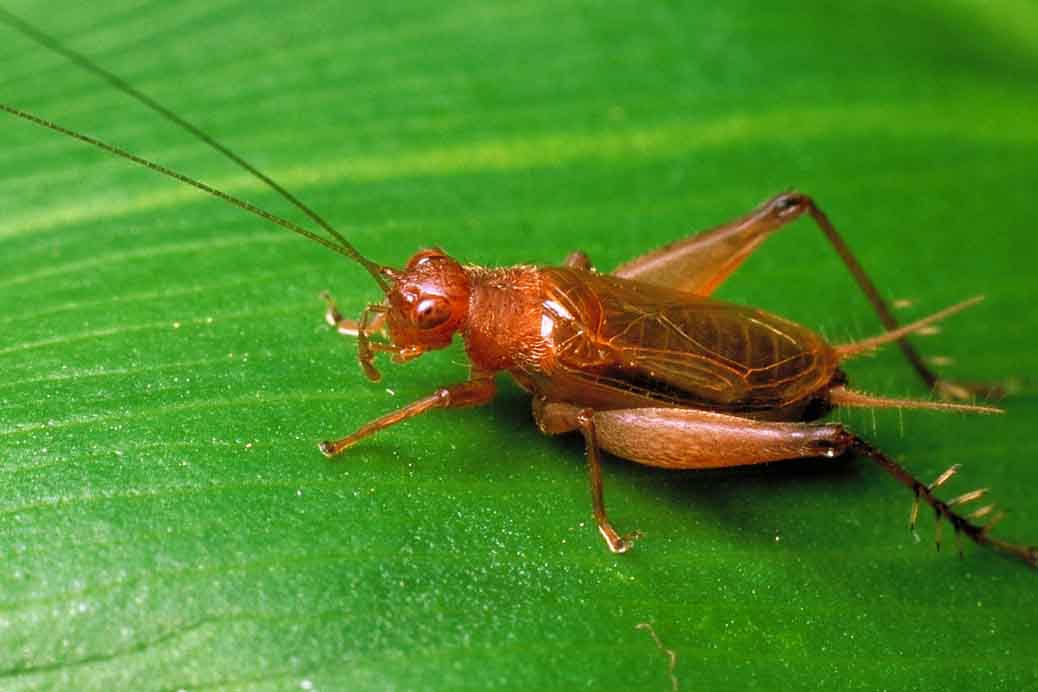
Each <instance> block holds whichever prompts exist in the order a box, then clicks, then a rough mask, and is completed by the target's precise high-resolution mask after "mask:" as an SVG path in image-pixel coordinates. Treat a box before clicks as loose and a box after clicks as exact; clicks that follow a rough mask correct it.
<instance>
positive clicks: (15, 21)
mask: <svg viewBox="0 0 1038 692" xmlns="http://www.w3.org/2000/svg"><path fill="white" fill-rule="evenodd" d="M0 22H3V23H4V24H6V25H7V26H9V27H11V28H13V29H15V30H16V31H18V32H20V33H22V34H23V35H25V36H28V37H29V38H31V39H32V40H34V41H36V42H37V43H39V44H40V45H42V46H43V47H45V48H47V49H49V50H52V51H54V52H55V53H58V54H59V55H62V56H64V57H65V58H66V59H68V60H69V61H70V62H72V63H74V64H75V65H77V66H79V67H80V68H82V69H84V70H86V71H88V72H91V73H93V74H94V75H96V76H97V77H99V78H101V79H103V80H104V81H106V82H108V83H109V84H110V85H111V86H113V87H115V88H116V89H118V90H119V91H121V92H123V93H124V94H126V95H127V96H130V97H131V98H133V99H135V100H136V101H138V102H140V103H142V104H143V105H145V106H147V107H148V108H150V109H151V110H153V111H155V112H156V113H158V114H159V115H161V116H162V117H163V118H165V119H167V120H169V121H170V122H172V123H173V124H175V125H177V126H179V127H181V128H183V129H184V130H186V131H187V132H189V133H191V134H192V135H194V136H195V137H196V138H198V139H199V140H200V141H202V142H204V143H205V144H207V145H209V146H210V147H211V148H213V149H215V150H216V151H218V152H219V153H221V154H223V155H224V156H225V157H227V158H228V159H230V160H231V161H233V162H234V163H236V164H237V165H238V166H240V167H241V168H243V169H245V170H246V171H248V172H249V173H250V174H251V175H253V176H254V177H256V178H257V179H258V180H260V181H261V182H263V183H264V184H266V185H268V186H269V187H270V188H271V189H272V190H274V191H275V192H277V193H278V194H280V195H281V196H282V197H284V198H285V199H286V200H288V201H289V202H290V203H291V204H293V205H294V206H295V207H296V208H298V209H299V210H300V211H302V212H303V213H304V214H306V215H307V216H308V217H309V218H310V219H311V220H313V221H314V222H315V223H316V224H317V225H319V226H320V227H321V228H323V229H324V230H325V231H327V232H328V234H329V235H331V236H332V238H334V239H335V240H336V241H337V242H338V244H339V245H340V246H341V248H342V251H341V252H339V251H338V250H336V252H339V254H340V255H345V256H346V257H349V258H350V259H353V260H355V261H357V262H359V263H360V264H361V265H362V266H363V267H364V268H365V269H367V270H368V273H369V274H371V275H372V277H374V279H375V281H376V282H378V285H379V287H380V288H381V289H382V290H383V291H386V290H387V289H388V287H387V285H386V282H385V278H384V277H383V276H382V273H381V269H382V267H381V266H380V265H378V264H376V263H375V262H372V261H371V260H369V259H368V258H366V257H364V256H363V255H361V254H360V252H358V251H357V249H356V248H355V247H353V245H352V243H350V242H349V241H348V240H346V238H345V237H343V235H342V234H341V233H339V232H338V231H337V230H335V229H334V228H333V227H332V225H331V224H329V223H328V222H327V221H325V220H324V219H323V218H322V217H321V216H320V215H319V214H318V213H317V212H315V211H314V210H313V209H311V208H310V207H308V206H307V205H306V204H304V203H303V202H302V201H301V200H300V199H299V198H298V197H296V196H295V195H293V194H292V193H291V192H289V191H288V190H287V189H285V188H284V187H282V186H281V185H280V184H279V183H278V182H277V181H275V180H274V179H272V178H271V177H270V176H268V175H266V174H265V173H263V172H262V171H260V170H259V169H258V168H256V167H255V166H253V165H252V164H251V163H249V162H248V161H246V160H245V159H243V158H242V157H241V156H239V155H238V154H236V153H234V152H233V151H231V150H230V149H228V148H227V147H225V146H224V145H223V144H221V143H220V142H218V141H216V140H215V139H213V138H212V137H211V136H209V135H208V134H207V133H206V132H205V131H203V130H202V129H200V128H199V127H197V126H195V125H193V124H191V123H190V122H188V121H187V120H185V119H184V118H182V117H180V116H179V115H177V114H176V113H174V112H173V111H171V110H170V109H168V108H166V107H165V106H163V105H162V104H161V103H159V102H158V101H156V100H155V99H153V98H151V97H150V96H148V95H147V94H145V93H143V92H141V91H139V90H138V89H136V88H135V87H133V86H132V85H131V84H129V83H128V82H126V81H125V80H123V79H122V78H121V77H119V76H118V75H115V74H113V73H111V72H109V71H108V70H106V69H104V68H103V67H101V66H100V65H97V64H95V63H94V62H93V61H91V60H90V59H89V58H87V57H86V56H85V55H82V54H81V53H77V52H76V51H74V50H72V49H70V48H66V47H65V46H63V45H62V44H60V43H58V42H57V41H56V40H55V39H54V38H52V37H50V36H48V35H47V34H45V33H43V32H42V31H40V30H39V29H37V28H36V27H35V26H33V25H32V24H29V23H28V22H26V21H25V20H24V19H22V18H20V17H18V16H16V15H14V14H11V13H10V12H8V11H7V10H5V9H3V8H2V7H0ZM4 110H5V111H7V112H8V113H11V114H12V115H17V116H19V117H22V118H25V119H26V120H29V121H31V122H35V123H36V124H38V125H43V126H44V127H49V128H50V129H52V130H55V131H57V132H61V133H63V134H67V135H70V136H72V137H75V138H76V139H79V140H81V141H84V142H87V143H89V144H93V145H94V146H98V147H100V148H102V149H105V150H106V151H109V152H111V153H113V154H116V155H118V156H122V157H123V158H126V159H129V160H130V161H133V162H135V163H139V164H141V165H143V166H147V167H148V168H151V169H152V170H155V171H158V172H160V173H163V174H165V175H168V176H170V177H173V178H176V179H177V180H180V181H181V182H185V183H187V184H189V185H192V186H194V187H197V188H198V189H200V190H204V191H206V192H208V193H210V194H212V195H215V196H216V197H220V198H221V199H224V200H225V201H227V202H230V203H232V204H234V205H235V206H238V207H241V208H242V209H246V210H247V211H251V212H252V213H254V214H257V215H259V216H261V217H263V218H265V219H267V220H268V221H272V222H273V223H276V224H278V225H279V226H283V227H285V228H288V229H289V230H292V231H294V232H296V233H300V235H303V236H305V237H307V238H310V239H311V240H314V241H315V242H319V243H321V244H322V245H324V246H325V247H328V248H329V249H334V246H333V244H331V243H329V242H327V241H325V242H322V240H323V239H320V236H316V235H315V234H313V233H310V232H309V231H305V230H304V229H302V228H300V227H299V226H297V225H295V224H292V223H291V222H288V221H285V220H284V219H281V218H280V217H277V216H275V215H273V214H270V213H269V212H265V211H263V210H262V209H259V208H258V207H255V206H253V205H251V204H249V203H248V202H244V201H243V200H239V199H236V198H234V197H231V196H230V195H226V194H224V193H221V192H219V191H217V190H215V189H214V188H210V187H209V186H207V185H205V184H203V183H198V181H194V180H191V179H189V178H187V177H186V176H184V175H182V174H180V173H177V172H175V171H172V170H170V169H167V168H165V167H163V166H159V165H158V164H153V163H151V162H150V161H145V160H144V159H141V158H139V157H136V156H133V155H132V154H129V153H127V152H125V151H123V150H121V149H119V148H118V147H115V146H113V145H110V144H106V143H104V142H101V141H99V140H95V139H93V138H91V137H88V136H86V135H80V134H79V133H76V132H73V131H71V130H68V129H66V128H63V127H61V126H59V125H56V124H55V123H52V122H50V121H47V120H44V119H43V118H37V117H35V116H32V115H31V114H29V113H25V112H24V111H19V110H18V109H17V108H12V107H10V106H4Z"/></svg>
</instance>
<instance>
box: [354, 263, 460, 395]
mask: <svg viewBox="0 0 1038 692" xmlns="http://www.w3.org/2000/svg"><path fill="white" fill-rule="evenodd" d="M381 273H382V275H383V276H385V277H386V278H388V279H389V282H388V285H387V286H385V288H384V290H385V294H386V299H385V301H384V302H383V303H382V305H380V306H377V307H378V308H379V311H380V312H382V313H383V315H384V318H383V319H384V320H385V322H384V325H385V329H386V331H387V333H388V336H389V341H390V344H372V343H369V342H368V340H367V334H365V333H364V331H363V330H361V333H360V334H359V335H358V336H359V344H358V345H359V351H360V353H359V355H360V361H361V366H362V367H363V368H364V371H365V373H367V375H368V377H370V378H371V379H373V380H377V379H378V377H379V376H378V372H377V371H376V370H375V368H374V367H373V366H372V364H371V361H372V357H373V355H374V351H389V352H390V353H392V354H393V360H394V361H395V362H397V363H403V362H406V361H409V360H412V359H414V358H417V357H418V356H420V355H422V354H423V353H425V352H426V351H433V350H436V349H439V348H444V347H446V346H448V345H450V343H451V340H452V339H453V337H454V334H455V332H457V331H458V330H460V329H462V328H463V327H464V325H465V321H466V319H467V318H468V312H469V293H470V287H471V282H470V279H469V275H468V272H466V271H465V268H464V267H462V266H461V264H460V263H459V262H458V261H457V260H455V259H453V258H451V257H449V256H448V255H447V254H446V253H445V252H443V251H442V250H439V249H432V250H422V251H420V252H418V253H416V254H415V255H414V256H413V257H412V258H411V259H410V260H409V261H408V262H407V266H406V267H405V268H404V269H403V270H402V271H400V270H396V269H390V268H388V267H382V269H381Z"/></svg>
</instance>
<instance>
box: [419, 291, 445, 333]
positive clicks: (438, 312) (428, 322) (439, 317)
mask: <svg viewBox="0 0 1038 692" xmlns="http://www.w3.org/2000/svg"><path fill="white" fill-rule="evenodd" d="M414 315H415V317H414V323H415V324H416V325H418V328H419V329H435V328H436V327H439V326H440V325H441V324H443V323H444V322H446V321H447V320H448V319H450V316H451V306H450V303H448V302H447V300H446V299H444V298H439V297H432V298H423V299H422V300H421V301H419V302H418V307H416V308H415V310H414Z"/></svg>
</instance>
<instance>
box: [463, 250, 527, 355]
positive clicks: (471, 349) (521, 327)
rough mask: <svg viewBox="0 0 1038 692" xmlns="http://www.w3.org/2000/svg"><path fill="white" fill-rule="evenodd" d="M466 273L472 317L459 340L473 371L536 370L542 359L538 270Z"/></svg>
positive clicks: (522, 268) (472, 270)
mask: <svg viewBox="0 0 1038 692" xmlns="http://www.w3.org/2000/svg"><path fill="white" fill-rule="evenodd" d="M466 271H467V272H468V274H469V279H470V285H471V293H470V297H469V315H470V316H473V317H471V318H470V319H469V320H468V322H467V323H466V325H465V328H464V330H463V331H462V335H463V336H464V338H465V350H466V351H467V353H468V356H469V358H470V359H471V360H472V363H473V366H474V367H476V368H478V369H480V370H483V371H485V372H498V371H500V370H511V369H513V368H517V367H537V364H538V363H539V362H540V361H541V359H542V358H544V357H545V356H546V355H547V354H546V352H545V348H546V346H545V342H544V340H543V339H542V338H541V335H540V317H539V316H540V312H541V302H542V301H541V283H542V282H541V270H540V269H538V268H537V267H533V266H528V265H520V266H516V267H504V268H500V269H487V268H483V267H466Z"/></svg>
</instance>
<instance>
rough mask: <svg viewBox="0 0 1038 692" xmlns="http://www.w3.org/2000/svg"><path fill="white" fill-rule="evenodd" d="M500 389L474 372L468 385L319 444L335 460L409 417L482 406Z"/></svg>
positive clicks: (441, 391) (437, 393)
mask: <svg viewBox="0 0 1038 692" xmlns="http://www.w3.org/2000/svg"><path fill="white" fill-rule="evenodd" d="M496 391H497V388H496V387H495V386H494V380H493V379H491V377H490V376H489V375H486V374H483V373H472V376H471V379H470V380H469V381H468V382H462V383H461V384H455V385H451V386H450V387H443V388H441V389H437V390H436V391H435V392H433V393H432V394H430V395H429V396H427V397H425V398H422V399H419V400H418V401H415V402H413V403H410V404H408V405H407V406H404V407H403V408H400V409H397V410H396V411H392V412H390V413H387V414H386V415H384V416H382V417H380V418H376V419H375V420H373V421H371V422H370V423H367V424H365V425H362V426H361V427H360V428H358V429H357V431H356V432H354V433H352V434H350V435H347V436H346V437H344V438H342V439H340V440H335V441H334V442H330V441H325V442H322V443H321V444H319V445H318V448H319V449H320V450H321V453H322V454H324V455H325V456H326V457H328V458H331V457H333V456H335V455H336V454H340V453H342V452H344V451H345V450H347V449H349V448H350V447H352V446H353V445H355V444H357V443H358V442H360V441H361V440H362V439H364V438H365V437H368V436H369V435H374V434H375V433H377V432H378V431H379V430H382V429H384V428H388V427H389V426H391V425H396V424H397V423H402V422H404V421H405V420H407V419H409V418H414V417H415V416H419V415H421V414H423V413H425V412H427V411H431V410H433V409H437V408H460V407H462V406H482V405H483V404H486V403H488V402H489V401H490V400H491V399H493V398H494V393H495V392H496Z"/></svg>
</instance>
